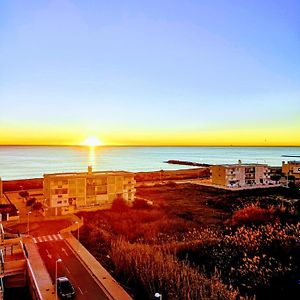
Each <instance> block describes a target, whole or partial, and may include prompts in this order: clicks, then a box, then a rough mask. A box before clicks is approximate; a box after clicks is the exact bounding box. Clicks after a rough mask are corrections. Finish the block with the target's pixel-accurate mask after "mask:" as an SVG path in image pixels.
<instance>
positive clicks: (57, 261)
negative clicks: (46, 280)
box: [54, 258, 62, 300]
mask: <svg viewBox="0 0 300 300" xmlns="http://www.w3.org/2000/svg"><path fill="white" fill-rule="evenodd" d="M59 262H62V260H61V258H59V259H57V260H56V261H55V278H54V280H55V299H56V300H57V263H59Z"/></svg>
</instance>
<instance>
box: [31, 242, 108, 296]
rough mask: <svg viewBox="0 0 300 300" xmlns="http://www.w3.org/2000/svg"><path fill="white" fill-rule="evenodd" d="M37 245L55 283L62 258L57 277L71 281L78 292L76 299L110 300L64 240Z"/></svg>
mask: <svg viewBox="0 0 300 300" xmlns="http://www.w3.org/2000/svg"><path fill="white" fill-rule="evenodd" d="M36 245H37V246H38V249H39V252H40V255H41V257H42V259H43V261H44V263H45V266H46V268H47V270H48V273H49V274H50V277H51V279H52V281H53V282H54V278H55V265H56V261H57V259H59V258H60V259H61V260H62V262H58V263H57V276H58V277H60V276H67V277H68V278H69V279H70V281H71V283H72V285H73V286H74V288H75V290H76V299H82V300H83V299H85V300H86V299H88V300H107V299H108V298H107V297H106V296H105V294H104V293H103V291H102V290H101V288H100V287H99V286H98V284H97V283H96V282H95V280H94V278H93V277H92V275H91V274H90V273H89V272H88V271H87V270H86V269H85V267H84V266H83V265H82V264H81V262H80V261H79V260H78V259H77V257H76V256H75V254H74V253H73V251H72V250H71V249H70V248H69V246H68V245H67V243H66V242H65V241H64V240H58V241H47V242H39V243H37V244H36Z"/></svg>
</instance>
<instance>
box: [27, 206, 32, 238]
mask: <svg viewBox="0 0 300 300" xmlns="http://www.w3.org/2000/svg"><path fill="white" fill-rule="evenodd" d="M30 214H31V211H29V212H28V214H27V232H28V235H29V216H30Z"/></svg>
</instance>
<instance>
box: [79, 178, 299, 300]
mask: <svg viewBox="0 0 300 300" xmlns="http://www.w3.org/2000/svg"><path fill="white" fill-rule="evenodd" d="M264 193H266V191H259V193H258V192H256V191H254V192H253V193H250V192H238V193H232V192H228V191H219V190H215V189H213V190H212V189H207V188H203V187H195V186H193V185H189V184H187V185H177V186H175V185H174V184H168V185H164V186H160V187H143V188H141V189H138V195H139V196H141V197H142V198H146V199H149V200H152V201H153V202H154V207H153V208H149V209H132V208H131V209H129V210H126V211H122V210H117V211H113V210H108V211H98V212H94V213H80V215H82V216H84V219H85V226H84V227H83V229H82V230H81V233H80V236H81V238H82V241H83V243H84V244H85V245H86V246H87V248H88V249H89V250H90V251H91V252H92V254H93V255H95V256H96V257H97V258H98V259H99V260H100V261H101V263H102V264H104V266H105V267H107V268H108V269H110V270H114V272H115V273H114V275H117V276H118V280H120V281H121V282H122V283H123V284H125V285H126V284H128V285H130V287H131V288H133V289H134V290H135V295H137V296H136V298H135V299H143V300H146V299H153V293H155V292H161V293H162V294H163V295H164V297H163V299H195V300H198V299H232V298H231V297H235V295H237V293H238V292H237V291H239V293H241V295H257V299H271V298H272V299H275V298H276V297H281V298H286V299H293V295H294V293H295V292H296V291H297V287H298V285H297V280H298V279H299V278H300V260H299V257H300V243H299V237H300V224H299V223H298V224H297V223H294V225H292V224H286V223H285V222H283V221H282V220H283V219H282V218H279V220H278V219H276V220H277V221H278V223H275V222H272V221H273V217H274V216H275V215H274V214H273V213H274V210H273V209H270V208H269V207H268V205H269V203H270V202H271V200H274V201H275V200H276V197H277V195H276V193H275V192H274V193H273V194H272V193H271V195H270V194H266V195H264ZM257 202H259V203H260V204H261V205H262V207H259V206H255V205H250V206H249V203H257ZM275 203H276V201H275ZM245 205H246V206H245ZM277 212H278V209H277V210H276V213H277ZM282 214H285V215H286V212H282ZM232 216H233V218H232V219H231V217H232ZM228 218H229V219H231V220H234V222H235V228H226V227H225V226H224V225H223V224H224V220H225V219H228ZM253 221H254V222H253ZM256 221H257V222H256ZM270 221H271V223H269V224H266V223H268V222H270ZM279 221H281V223H280V222H279ZM253 223H256V224H260V225H256V226H253ZM240 224H246V225H247V226H244V225H243V226H241V225H240ZM108 254H110V255H111V257H112V261H111V260H108V259H107V255H108ZM199 270H201V272H199ZM216 270H218V271H219V272H220V273H219V277H218V276H215V274H216ZM218 278H221V279H222V282H223V283H221V281H220V280H219V279H218ZM224 284H226V285H224ZM231 286H233V287H234V288H235V289H236V290H233V289H232V288H231ZM133 294H134V293H133ZM176 297H178V298H176ZM268 297H269V298H268ZM270 297H271V298H270Z"/></svg>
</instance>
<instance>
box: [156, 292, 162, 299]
mask: <svg viewBox="0 0 300 300" xmlns="http://www.w3.org/2000/svg"><path fill="white" fill-rule="evenodd" d="M154 297H155V298H159V300H162V294H160V293H155V294H154Z"/></svg>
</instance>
